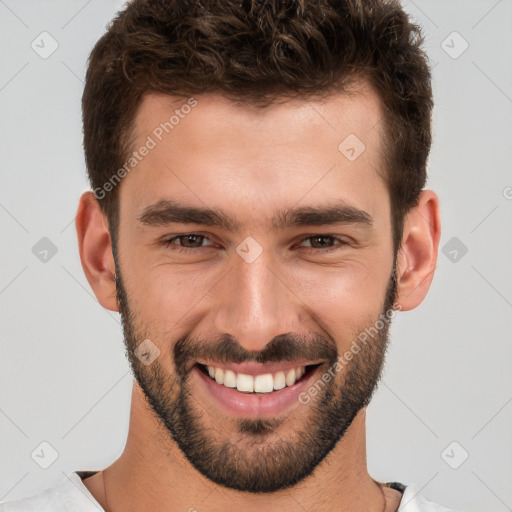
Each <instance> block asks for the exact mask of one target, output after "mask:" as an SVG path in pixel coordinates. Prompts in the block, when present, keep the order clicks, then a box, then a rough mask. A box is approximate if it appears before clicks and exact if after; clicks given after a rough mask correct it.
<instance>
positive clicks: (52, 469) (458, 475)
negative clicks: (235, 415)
mask: <svg viewBox="0 0 512 512" xmlns="http://www.w3.org/2000/svg"><path fill="white" fill-rule="evenodd" d="M121 5H122V3H121V2H120V1H117V0H108V1H105V0H101V1H100V0H89V1H82V0H81V1H69V0H66V1H64V0H61V1H56V0H55V1H48V0H47V1H37V2H36V1H35V0H33V1H27V0H25V1H23V0H20V1H15V0H0V38H1V41H0V42H1V47H2V48H3V51H2V66H1V67H0V108H1V117H0V141H1V153H0V154H1V161H2V165H1V186H0V222H1V233H2V250H1V254H0V258H1V260H0V263H1V269H2V272H1V276H0V314H1V318H0V321H1V326H2V327H1V329H2V330H1V336H0V343H1V357H0V393H1V395H0V442H1V456H0V501H10V500H14V499H17V498H21V497H23V496H26V495H29V494H33V493H35V492H36V491H39V490H41V489H43V488H44V487H47V486H50V485H53V484H54V483H56V482H57V481H59V480H61V479H62V478H63V475H64V473H66V472H68V471H74V470H78V469H102V468H104V467H106V466H107V465H109V464H110V463H111V462H112V461H113V460H115V459H116V458H117V457H118V456H119V455H120V453H121V452H122V449H123V447H124V443H125V440H126V435H127V429H128V415H129V406H130V390H131V385H132V384H131V375H130V372H129V367H128V363H127V361H126V360H125V359H124V354H123V341H122V332H121V327H120V319H119V316H118V315H117V314H114V313H110V312H108V311H106V310H104V309H103V308H102V307H101V306H99V304H98V303H97V301H96V299H95V297H94V296H93V294H92V292H91V290H90V289H89V286H88V284H87V281H86V279H85V277H84V275H83V272H82V268H81V265H80V261H79V257H78V251H77V243H76V234H75V229H74V224H73V219H74V215H75V211H76V207H77V201H78V198H79V195H80V194H81V193H82V192H83V191H84V190H86V188H87V182H86V178H85V168H84V160H83V155H82V148H81V142H82V137H81V117H80V116H81V112H80V98H81V93H82V87H83V77H84V73H85V64H86V59H87V56H88V53H89V51H90V50H91V49H92V47H93V45H94V43H95V41H96V40H97V39H98V37H99V36H100V35H101V34H102V33H103V31H104V28H105V25H106V24H107V22H108V21H109V20H110V19H111V18H112V16H113V15H114V13H115V12H116V10H118V9H119V8H120V7H121ZM404 5H405V7H406V9H407V11H408V12H410V13H411V15H412V16H413V18H414V20H415V21H416V22H418V23H419V24H420V25H421V26H422V27H423V28H424V31H425V34H426V47H427V51H428V53H429V56H430V58H431V60H432V63H433V66H434V70H433V73H434V88H435V101H436V107H435V114H434V145H433V150H432V154H431V158H430V163H429V172H430V180H429V188H433V189H434V190H436V191H437V193H438V194H439V196H440V199H441V208H442V220H443V235H442V239H441V248H442V251H440V255H439V262H438V267H437V271H436V275H435V278H434V282H433V285H432V289H431V291H430V294H429V295H428V297H427V299H426V300H425V302H424V303H423V304H422V305H421V306H420V307H419V308H418V309H417V310H415V311H412V312H407V313H399V314H398V316H397V317H396V319H395V321H394V325H393V327H392V341H393V342H392V346H391V350H390V352H389V356H388V359H387V366H386V370H385V374H384V379H383V382H382V383H381V385H380V387H379V390H378V392H377V393H376V395H375V397H374V399H373V402H372V403H371V404H370V407H369V410H368V466H369V471H370V474H371V475H372V476H373V477H375V478H377V479H380V480H382V481H391V480H395V481H400V482H403V483H405V484H410V483H415V484H417V485H418V487H419V488H420V489H421V493H422V494H423V495H425V496H426V497H428V498H429V499H431V500H434V501H437V502H439V503H441V504H443V505H445V506H450V507H453V508H459V509H460V510H463V511H468V512H469V511H477V510H478V511H483V510H485V511H496V512H502V511H506V510H512V485H511V483H512V463H511V461H512V435H511V426H512V421H511V420H512V385H511V384H512V377H511V355H512V343H511V341H512V336H511V321H510V318H511V313H512V269H511V262H512V236H511V234H512V231H511V224H512V222H511V219H512V172H511V163H512V149H511V148H512V144H510V136H511V130H510V121H511V120H512V115H511V114H512V66H511V64H510V63H511V62H512V1H511V0H500V1H496V0H479V1H468V0H464V1H462V0H461V1H454V0H452V1H446V0H442V1H441V0H438V1H432V0H428V1H427V0H422V1H420V0H416V1H414V2H412V1H409V2H404ZM43 31H46V32H48V33H49V34H51V37H52V38H53V39H54V40H56V41H57V43H58V48H57V50H56V51H55V52H54V53H53V54H52V55H50V56H49V57H48V58H46V59H43V58H42V57H41V56H40V55H39V54H38V53H36V51H34V50H33V48H32V47H31V44H32V42H33V41H35V43H34V44H38V45H39V49H38V50H39V51H40V52H41V51H43V50H44V51H48V50H49V49H51V44H52V42H51V40H50V39H48V36H40V34H41V32H43ZM454 31H456V32H457V33H458V34H459V35H457V34H453V32H454ZM42 37H43V38H44V37H46V39H44V41H43V42H41V38H42ZM443 41H444V42H443ZM464 41H467V43H468V44H469V47H468V48H467V50H466V51H464V52H463V53H461V51H462V50H463V49H464V47H465V42H464ZM43 44H44V49H43V48H41V47H42V46H43ZM459 54H460V55H459ZM43 237H47V238H48V239H49V240H51V242H52V244H54V246H55V247H56V249H57V252H56V254H53V253H52V251H51V248H50V250H49V252H48V253H47V254H45V253H44V249H45V248H46V249H47V250H48V241H46V240H43V241H42V242H40V239H41V238H43ZM36 244H39V245H36ZM34 246H35V247H36V248H35V249H33V248H34ZM464 248H466V249H467V253H465V254H464V250H465V249H464ZM41 258H42V259H43V261H41ZM45 258H46V261H44V259H45ZM42 442H47V443H49V444H50V445H51V446H52V447H54V449H55V450H56V451H57V453H58V458H57V459H56V460H55V462H53V464H52V465H50V466H49V467H48V468H47V469H43V468H41V467H40V466H39V465H38V464H36V462H35V461H34V460H33V459H32V457H31V454H32V453H33V452H34V450H36V449H37V450H39V451H40V450H41V448H40V444H41V443H42ZM453 442H455V443H456V444H452V443H453ZM44 446H45V445H43V449H44ZM37 450H36V451H37ZM43 451H45V453H46V454H47V455H46V456H49V455H48V454H50V452H51V450H50V449H49V448H46V449H44V450H43ZM466 452H467V454H468V458H467V460H464V458H465V456H466ZM34 458H36V457H34ZM49 462H50V459H48V460H47V463H49ZM454 467H456V469H454ZM204 508H205V509H207V505H205V507H204Z"/></svg>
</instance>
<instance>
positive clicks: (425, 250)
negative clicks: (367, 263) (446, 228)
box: [396, 190, 441, 311]
mask: <svg viewBox="0 0 512 512" xmlns="http://www.w3.org/2000/svg"><path fill="white" fill-rule="evenodd" d="M440 237H441V222H440V218H439V198H438V197H437V195H436V194H435V193H434V192H432V190H422V191H421V193H420V196H419V200H418V205H417V206H415V207H414V208H413V209H412V210H411V211H410V212H409V213H408V214H407V216H406V218H405V221H404V230H403V236H402V247H401V248H400V250H399V251H398V255H397V270H398V275H397V281H398V283H397V300H396V302H397V304H398V305H400V306H401V307H397V309H401V310H402V311H408V310H410V309H414V308H415V307H417V306H419V305H420V304H421V302H422V301H423V299H424V298H425V296H426V295H427V292H428V290H429V288H430V284H431V283H432V279H433V277H434V270H435V268H436V264H437V251H438V248H439V239H440Z"/></svg>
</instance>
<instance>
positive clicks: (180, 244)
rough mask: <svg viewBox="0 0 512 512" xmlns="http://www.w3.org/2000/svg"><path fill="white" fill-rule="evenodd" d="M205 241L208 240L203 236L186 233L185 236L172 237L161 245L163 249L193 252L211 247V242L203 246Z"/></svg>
mask: <svg viewBox="0 0 512 512" xmlns="http://www.w3.org/2000/svg"><path fill="white" fill-rule="evenodd" d="M205 240H208V238H207V237H206V236H204V235H198V234H196V233H187V234H186V235H179V236H173V237H172V238H169V239H167V240H164V242H163V244H164V246H165V247H167V248H170V249H172V250H177V251H186V250H187V249H190V250H194V249H200V248H202V247H208V246H211V245H213V244H212V243H211V242H210V243H208V244H203V242H204V241H205Z"/></svg>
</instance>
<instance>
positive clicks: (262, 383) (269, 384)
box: [206, 365, 306, 393]
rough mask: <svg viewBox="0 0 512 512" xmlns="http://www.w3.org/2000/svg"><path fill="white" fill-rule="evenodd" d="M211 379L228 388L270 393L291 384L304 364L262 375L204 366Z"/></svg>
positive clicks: (300, 375) (299, 374) (297, 377)
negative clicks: (284, 370)
mask: <svg viewBox="0 0 512 512" xmlns="http://www.w3.org/2000/svg"><path fill="white" fill-rule="evenodd" d="M206 368H207V369H208V373H209V374H210V377H211V378H212V379H215V381H216V382H217V383H218V384H222V385H224V386H226V387H228V388H236V389H238V391H244V392H246V393H270V392H272V391H274V390H277V389H283V388H284V387H286V386H293V384H295V382H296V381H297V380H299V379H300V378H301V377H302V376H303V375H304V373H305V372H306V367H305V366H299V367H297V368H292V369H291V370H288V371H287V372H283V371H280V372H277V373H275V374H272V373H265V374H263V375H256V376H252V375H247V374H245V373H235V372H234V371H232V370H223V369H222V368H216V367H214V366H210V365H208V366H207V367H206Z"/></svg>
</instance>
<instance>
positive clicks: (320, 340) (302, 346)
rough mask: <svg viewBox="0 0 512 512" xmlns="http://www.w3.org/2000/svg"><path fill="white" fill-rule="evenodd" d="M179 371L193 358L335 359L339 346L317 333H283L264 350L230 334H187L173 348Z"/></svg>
mask: <svg viewBox="0 0 512 512" xmlns="http://www.w3.org/2000/svg"><path fill="white" fill-rule="evenodd" d="M173 353H174V361H175V364H176V368H177V370H178V373H180V374H181V375H184V373H185V372H186V368H187V366H188V365H189V364H190V362H191V361H197V360H198V359H207V360H211V361H216V362H220V363H245V362H255V363H276V362H288V361H296V360H297V361H298V360H312V361H314V360H318V359H326V360H327V361H329V362H332V363H334V362H335V361H336V359H337V358H338V350H337V348H336V343H335V341H334V340H330V339H327V338H325V337H323V336H320V335H318V334H315V335H314V336H313V337H311V336H309V337H307V336H301V335H292V334H280V335H279V336H276V337H274V338H273V339H272V340H271V341H270V342H269V343H268V344H267V345H266V346H265V348H263V350H247V349H245V348H244V347H243V346H242V345H241V344H240V343H239V342H238V341H237V340H236V339H235V338H233V337H232V336H231V335H229V334H225V335H223V336H221V337H220V339H218V340H217V341H216V342H206V341H201V340H200V339H198V338H189V337H188V336H185V337H183V338H180V339H179V340H178V341H177V342H176V344H175V345H174V348H173Z"/></svg>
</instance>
